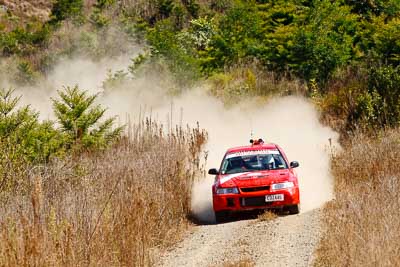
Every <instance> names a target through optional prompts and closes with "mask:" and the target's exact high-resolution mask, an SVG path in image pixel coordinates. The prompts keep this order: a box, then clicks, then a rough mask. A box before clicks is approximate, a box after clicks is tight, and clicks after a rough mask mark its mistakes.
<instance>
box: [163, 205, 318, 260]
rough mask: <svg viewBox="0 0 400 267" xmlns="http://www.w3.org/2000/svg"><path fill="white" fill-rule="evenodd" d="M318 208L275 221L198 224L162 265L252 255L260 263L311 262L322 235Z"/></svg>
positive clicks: (168, 254)
mask: <svg viewBox="0 0 400 267" xmlns="http://www.w3.org/2000/svg"><path fill="white" fill-rule="evenodd" d="M319 216H320V211H319V210H318V209H316V210H312V211H309V212H305V213H301V214H298V215H290V216H280V217H278V218H276V219H274V220H272V221H259V220H255V219H252V220H241V221H235V222H229V223H225V224H218V225H200V226H195V227H194V228H193V229H192V231H191V232H190V233H189V234H188V236H187V237H186V238H185V239H184V240H183V241H182V242H181V243H179V244H177V245H176V246H175V247H174V248H173V249H172V250H170V251H167V252H164V254H163V255H162V256H161V260H160V261H159V266H219V265H221V264H223V263H224V262H236V261H239V260H240V259H249V260H251V261H253V262H254V263H255V265H256V266H310V265H311V264H312V260H313V252H314V250H315V247H316V245H317V243H318V241H319V236H320V221H319Z"/></svg>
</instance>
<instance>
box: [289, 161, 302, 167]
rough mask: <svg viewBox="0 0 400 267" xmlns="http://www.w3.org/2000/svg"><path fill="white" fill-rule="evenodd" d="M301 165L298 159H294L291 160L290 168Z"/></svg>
mask: <svg viewBox="0 0 400 267" xmlns="http://www.w3.org/2000/svg"><path fill="white" fill-rule="evenodd" d="M299 166H300V165H299V163H298V162H297V161H292V162H290V168H297V167H299Z"/></svg>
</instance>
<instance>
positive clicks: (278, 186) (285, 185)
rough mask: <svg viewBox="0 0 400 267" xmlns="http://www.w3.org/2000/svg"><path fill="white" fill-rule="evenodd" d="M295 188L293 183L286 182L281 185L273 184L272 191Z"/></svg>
mask: <svg viewBox="0 0 400 267" xmlns="http://www.w3.org/2000/svg"><path fill="white" fill-rule="evenodd" d="M293 186H294V183H293V182H284V183H279V184H273V185H272V186H271V189H272V190H279V189H286V188H292V187H293Z"/></svg>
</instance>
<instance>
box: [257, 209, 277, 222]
mask: <svg viewBox="0 0 400 267" xmlns="http://www.w3.org/2000/svg"><path fill="white" fill-rule="evenodd" d="M277 217H278V215H277V214H276V213H275V212H272V211H270V210H267V211H265V212H263V213H262V214H260V215H258V217H257V218H258V220H260V221H262V222H264V221H272V220H275V219H276V218H277Z"/></svg>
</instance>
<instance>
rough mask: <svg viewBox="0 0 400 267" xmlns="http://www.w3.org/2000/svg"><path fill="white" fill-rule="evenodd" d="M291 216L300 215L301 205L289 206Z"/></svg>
mask: <svg viewBox="0 0 400 267" xmlns="http://www.w3.org/2000/svg"><path fill="white" fill-rule="evenodd" d="M287 209H288V211H289V214H299V213H300V205H299V204H297V205H293V206H289V207H288V208H287Z"/></svg>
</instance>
